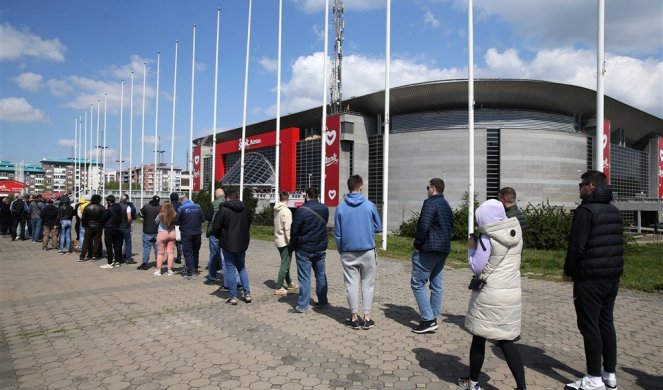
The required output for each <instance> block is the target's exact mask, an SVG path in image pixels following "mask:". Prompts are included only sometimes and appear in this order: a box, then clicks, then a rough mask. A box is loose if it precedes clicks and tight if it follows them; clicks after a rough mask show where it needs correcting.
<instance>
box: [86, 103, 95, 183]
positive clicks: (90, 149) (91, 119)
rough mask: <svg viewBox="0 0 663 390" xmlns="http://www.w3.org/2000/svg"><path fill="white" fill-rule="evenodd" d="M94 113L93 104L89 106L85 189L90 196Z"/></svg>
mask: <svg viewBox="0 0 663 390" xmlns="http://www.w3.org/2000/svg"><path fill="white" fill-rule="evenodd" d="M93 112H94V104H90V144H89V145H88V153H89V157H88V162H89V165H88V171H87V188H88V189H89V191H90V195H92V141H93V139H92V122H93V118H92V113H93Z"/></svg>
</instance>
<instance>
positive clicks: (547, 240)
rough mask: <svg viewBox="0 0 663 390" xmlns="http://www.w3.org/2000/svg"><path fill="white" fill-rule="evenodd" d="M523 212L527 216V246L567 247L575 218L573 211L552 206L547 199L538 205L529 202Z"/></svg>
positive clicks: (525, 241) (525, 239) (539, 247)
mask: <svg viewBox="0 0 663 390" xmlns="http://www.w3.org/2000/svg"><path fill="white" fill-rule="evenodd" d="M523 213H524V214H525V217H527V230H525V234H524V244H525V247H526V248H534V249H566V247H567V244H568V238H569V233H570V232H571V221H572V220H573V213H572V212H571V211H567V210H565V209H564V208H562V207H555V206H551V205H550V202H548V201H546V203H543V204H539V205H536V206H534V205H532V204H531V203H530V204H528V205H527V207H526V208H525V210H523Z"/></svg>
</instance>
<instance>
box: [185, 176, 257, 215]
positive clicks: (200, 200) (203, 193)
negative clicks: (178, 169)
mask: <svg viewBox="0 0 663 390" xmlns="http://www.w3.org/2000/svg"><path fill="white" fill-rule="evenodd" d="M214 188H223V191H225V192H226V193H228V191H229V190H231V189H235V190H238V191H239V188H236V187H231V186H224V185H222V184H221V182H220V181H218V182H216V186H215V187H214ZM243 198H244V204H245V205H246V207H248V208H249V209H250V210H251V214H252V215H255V212H256V206H258V199H256V198H255V197H254V196H253V193H252V191H251V189H250V188H248V187H244V197H243ZM192 200H193V202H194V203H197V204H198V205H200V207H202V209H203V213H204V214H205V215H207V210H208V209H209V207H210V206H211V205H212V199H211V196H210V192H209V191H208V190H200V191H198V192H196V193H194V194H193V199H192Z"/></svg>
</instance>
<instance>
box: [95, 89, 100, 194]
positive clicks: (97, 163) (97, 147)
mask: <svg viewBox="0 0 663 390" xmlns="http://www.w3.org/2000/svg"><path fill="white" fill-rule="evenodd" d="M100 117H101V99H97V142H96V143H95V145H94V149H95V153H94V155H95V157H94V158H95V160H96V161H95V166H96V167H97V171H98V172H97V175H96V176H97V179H99V175H100V174H101V169H99V146H100V145H99V122H101V120H100ZM99 184H100V183H99V182H97V192H99V190H100V189H101V188H99Z"/></svg>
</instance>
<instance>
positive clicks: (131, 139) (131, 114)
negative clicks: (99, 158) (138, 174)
mask: <svg viewBox="0 0 663 390" xmlns="http://www.w3.org/2000/svg"><path fill="white" fill-rule="evenodd" d="M129 105H130V106H131V107H129V200H131V199H132V198H133V197H132V196H131V190H132V187H133V186H132V184H133V181H134V180H133V179H134V175H133V172H132V171H133V156H134V72H131V97H130V99H129Z"/></svg>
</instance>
